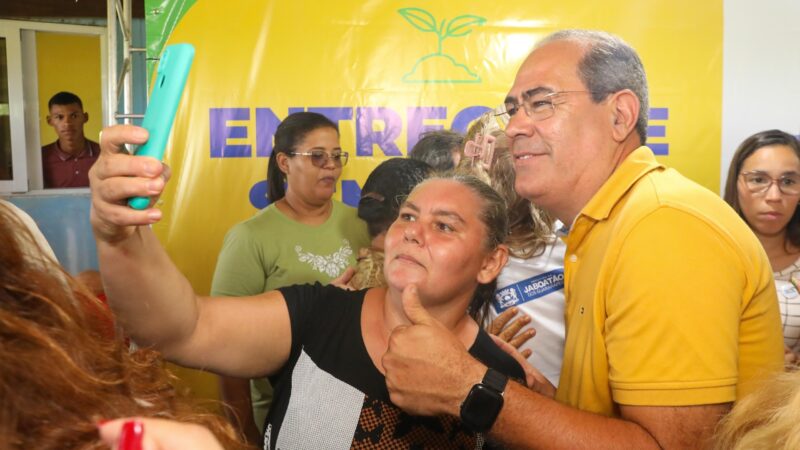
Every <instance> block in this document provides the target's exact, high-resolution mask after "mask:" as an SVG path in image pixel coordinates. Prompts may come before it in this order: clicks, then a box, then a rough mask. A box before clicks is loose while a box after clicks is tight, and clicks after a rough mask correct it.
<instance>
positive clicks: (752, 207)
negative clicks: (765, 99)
mask: <svg viewBox="0 0 800 450" xmlns="http://www.w3.org/2000/svg"><path fill="white" fill-rule="evenodd" d="M725 201H726V202H728V204H730V205H731V206H732V207H733V209H734V210H736V212H738V213H739V215H740V216H741V217H742V218H743V219H744V220H745V221H746V222H747V224H748V225H750V228H751V229H752V230H753V232H754V233H755V234H756V236H757V237H758V239H759V241H761V245H762V246H764V250H766V252H767V257H769V262H770V264H771V265H772V270H773V272H774V276H775V287H776V288H777V291H778V301H779V302H780V308H781V321H782V323H783V336H784V343H785V344H786V362H787V363H788V364H792V365H795V364H797V362H798V356H799V354H800V292H798V287H800V212H798V208H797V204H798V202H800V143H798V141H797V138H795V137H794V136H792V135H791V134H788V133H784V132H783V131H779V130H769V131H762V132H760V133H756V134H754V135H752V136H750V137H749V138H747V139H745V140H744V142H742V144H741V145H740V146H739V148H738V149H737V150H736V153H735V154H734V155H733V160H732V161H731V166H730V169H729V171H728V181H727V183H726V185H725Z"/></svg>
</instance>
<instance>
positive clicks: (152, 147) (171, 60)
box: [128, 44, 194, 210]
mask: <svg viewBox="0 0 800 450" xmlns="http://www.w3.org/2000/svg"><path fill="white" fill-rule="evenodd" d="M193 59H194V47H193V46H192V45H191V44H174V45H170V46H168V47H167V48H166V49H164V53H162V54H161V59H160V60H159V63H158V71H157V72H156V79H155V85H154V86H153V92H152V93H151V94H150V102H149V103H148V105H147V111H145V113H144V120H143V121H142V127H144V128H146V129H147V131H148V132H149V133H150V137H149V138H148V139H147V142H146V143H145V144H144V145H142V146H141V147H139V148H138V149H137V150H136V153H135V154H136V155H137V156H152V157H153V158H156V159H158V160H161V159H162V158H163V157H164V151H165V149H166V147H167V140H168V139H169V133H170V131H171V130H172V123H173V122H174V121H175V113H176V112H177V110H178V104H179V103H180V100H181V94H182V93H183V88H184V86H186V78H187V77H188V76H189V69H190V68H191V67H192V60H193ZM149 204H150V198H148V197H133V198H130V199H128V206H130V207H131V208H133V209H139V210H141V209H145V208H147V206H148V205H149Z"/></svg>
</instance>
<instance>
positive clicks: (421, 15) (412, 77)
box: [397, 8, 486, 83]
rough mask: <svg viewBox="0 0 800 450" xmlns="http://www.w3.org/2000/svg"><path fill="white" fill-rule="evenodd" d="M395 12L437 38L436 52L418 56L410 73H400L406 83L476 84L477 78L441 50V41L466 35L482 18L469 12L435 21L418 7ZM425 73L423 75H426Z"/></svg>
mask: <svg viewBox="0 0 800 450" xmlns="http://www.w3.org/2000/svg"><path fill="white" fill-rule="evenodd" d="M397 12H399V13H400V15H401V16H403V18H404V19H406V20H407V21H408V23H410V24H411V25H412V26H413V27H414V28H416V29H418V30H420V31H422V32H424V33H436V36H437V37H438V38H439V42H438V48H437V51H436V53H430V54H428V55H425V56H423V57H422V58H420V59H418V60H417V62H416V63H415V64H414V67H413V68H412V69H411V71H410V72H408V73H407V74H405V75H403V81H404V82H406V83H480V82H481V77H479V76H478V75H476V74H475V73H474V72H472V71H471V70H469V69H468V68H467V66H465V65H464V64H460V63H458V62H456V60H455V58H453V57H452V56H450V55H447V54H445V53H444V52H442V43H444V40H445V39H447V38H449V37H460V36H466V35H468V34H470V33H472V27H473V26H476V25H483V24H484V23H486V19H485V18H483V17H480V16H475V15H472V14H464V15H461V16H458V17H455V18H453V19H452V20H451V21H449V22H447V23H445V22H446V21H445V20H444V19H442V21H441V22H438V21H437V20H436V18H435V17H434V16H433V14H431V13H429V12H428V11H425V10H424V9H422V8H402V9H400V10H398V11H397ZM426 74H427V76H426Z"/></svg>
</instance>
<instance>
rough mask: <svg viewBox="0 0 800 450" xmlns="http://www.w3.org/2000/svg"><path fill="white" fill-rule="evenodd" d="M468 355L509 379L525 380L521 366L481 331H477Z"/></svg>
mask: <svg viewBox="0 0 800 450" xmlns="http://www.w3.org/2000/svg"><path fill="white" fill-rule="evenodd" d="M469 353H470V354H471V355H472V356H474V357H475V358H477V359H478V360H479V361H481V362H482V363H484V364H486V366H487V367H491V368H492V369H495V370H497V371H499V372H501V373H503V374H504V375H506V376H508V377H510V378H515V379H518V380H524V379H525V371H524V370H523V369H522V366H520V365H519V363H518V362H517V361H516V360H515V359H514V358H512V357H511V355H509V354H508V353H506V352H504V351H503V350H502V349H501V348H500V347H498V346H497V344H495V343H494V341H493V340H492V338H491V337H490V336H489V334H488V333H487V332H486V331H485V330H483V329H480V330H479V331H478V336H477V337H476V338H475V342H474V343H473V344H472V347H470V348H469Z"/></svg>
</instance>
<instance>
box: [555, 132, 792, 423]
mask: <svg viewBox="0 0 800 450" xmlns="http://www.w3.org/2000/svg"><path fill="white" fill-rule="evenodd" d="M565 241H566V243H567V254H566V257H565V261H564V263H565V294H566V298H567V308H566V321H567V336H566V345H565V349H564V363H563V367H562V372H561V378H560V381H559V388H558V392H557V394H556V398H557V399H558V400H559V401H561V402H563V403H566V404H569V405H572V406H574V407H577V408H580V409H582V410H586V411H592V412H596V413H600V414H604V415H608V416H611V415H616V414H617V413H618V410H617V409H616V407H615V404H624V405H648V406H680V405H700V404H712V403H724V402H731V401H734V400H735V399H737V398H739V397H741V396H743V395H745V394H747V393H748V392H749V390H751V389H752V388H751V387H750V385H751V384H752V383H751V381H752V380H753V379H755V378H758V377H761V376H763V375H766V374H769V373H772V372H775V371H779V370H781V369H782V367H783V340H782V337H781V322H780V317H779V310H778V302H777V295H776V293H775V284H774V283H773V281H772V270H771V269H770V265H769V260H768V259H767V256H766V254H765V253H764V250H763V249H762V247H761V244H760V243H759V242H758V240H757V239H756V237H755V236H754V235H753V233H752V231H751V230H750V229H749V228H748V226H747V225H746V224H745V223H744V221H742V220H741V219H740V218H739V217H738V215H737V214H736V213H735V212H734V211H733V210H732V209H731V208H730V207H729V206H728V205H727V204H726V203H725V202H723V201H722V200H721V199H720V198H719V196H717V195H716V194H714V193H712V192H711V191H709V190H707V189H705V188H703V187H702V186H700V185H698V184H696V183H694V182H692V181H690V180H688V179H687V178H685V177H683V176H682V175H680V174H679V173H678V172H677V171H675V170H673V169H668V168H666V167H664V166H662V165H660V164H659V163H658V162H657V161H656V159H655V157H654V156H653V153H652V152H651V151H650V149H649V148H647V147H640V148H638V149H637V150H635V151H634V152H633V153H631V154H630V155H628V157H627V158H626V159H625V161H624V162H623V163H622V164H621V165H620V166H619V167H618V168H617V170H616V171H615V172H614V173H613V174H612V176H611V177H610V178H609V179H608V181H606V183H605V184H604V185H603V186H602V187H601V189H600V190H599V191H598V192H597V194H595V196H594V197H593V198H592V199H591V200H590V201H589V203H588V204H587V205H586V207H585V208H584V209H583V210H582V211H581V213H580V214H579V215H578V217H577V219H576V220H575V223H574V224H573V226H572V228H571V229H570V231H569V234H568V235H567V236H566V237H565Z"/></svg>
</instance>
